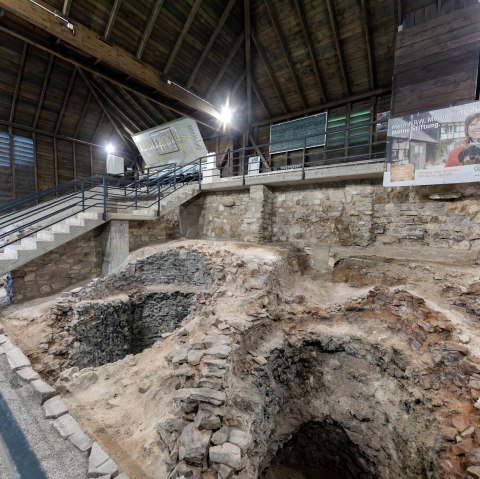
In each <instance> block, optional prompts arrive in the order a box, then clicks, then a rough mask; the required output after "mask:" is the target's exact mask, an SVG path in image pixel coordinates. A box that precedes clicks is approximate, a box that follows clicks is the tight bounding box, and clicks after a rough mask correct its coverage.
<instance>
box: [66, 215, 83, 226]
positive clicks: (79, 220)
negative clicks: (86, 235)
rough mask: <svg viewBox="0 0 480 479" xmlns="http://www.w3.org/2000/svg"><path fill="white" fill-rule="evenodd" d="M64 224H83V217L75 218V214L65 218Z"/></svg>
mask: <svg viewBox="0 0 480 479" xmlns="http://www.w3.org/2000/svg"><path fill="white" fill-rule="evenodd" d="M65 224H67V225H68V226H70V225H73V226H85V218H77V217H76V216H74V217H73V218H67V219H66V220H65Z"/></svg>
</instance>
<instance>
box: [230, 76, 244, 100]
mask: <svg viewBox="0 0 480 479" xmlns="http://www.w3.org/2000/svg"><path fill="white" fill-rule="evenodd" d="M246 76H247V73H246V72H242V74H241V75H240V76H239V77H238V78H237V80H236V82H235V83H234V84H233V87H232V89H231V91H230V94H231V95H233V96H235V95H236V93H237V90H238V89H239V88H240V85H242V83H243V82H244V81H245V78H246Z"/></svg>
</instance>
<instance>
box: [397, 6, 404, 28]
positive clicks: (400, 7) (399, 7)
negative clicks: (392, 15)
mask: <svg viewBox="0 0 480 479" xmlns="http://www.w3.org/2000/svg"><path fill="white" fill-rule="evenodd" d="M402 17H403V13H402V0H397V25H401V24H402V21H403V18H402Z"/></svg>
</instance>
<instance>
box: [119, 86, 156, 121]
mask: <svg viewBox="0 0 480 479" xmlns="http://www.w3.org/2000/svg"><path fill="white" fill-rule="evenodd" d="M117 88H118V89H119V91H120V95H121V97H122V98H123V99H124V101H125V102H126V103H127V104H128V110H129V111H131V112H132V113H133V114H134V115H135V117H136V118H137V119H139V120H140V123H142V125H144V126H145V127H144V128H143V129H144V130H146V129H147V128H151V127H152V126H154V125H156V122H155V121H154V120H153V118H151V116H150V115H149V114H148V112H146V111H145V108H142V114H140V112H139V111H138V108H137V107H138V101H137V100H135V99H134V98H133V96H132V95H131V94H130V93H129V92H128V91H126V90H124V89H123V88H121V87H118V86H117ZM145 118H146V120H145Z"/></svg>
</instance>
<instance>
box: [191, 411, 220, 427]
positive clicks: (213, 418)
mask: <svg viewBox="0 0 480 479" xmlns="http://www.w3.org/2000/svg"><path fill="white" fill-rule="evenodd" d="M193 422H194V424H195V426H196V427H197V428H198V429H200V430H203V429H205V430H210V431H211V430H215V429H219V428H220V426H221V425H222V420H221V419H220V417H219V416H217V415H216V414H213V413H211V412H209V411H203V410H200V411H198V413H197V415H196V416H195V419H194V421H193Z"/></svg>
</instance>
